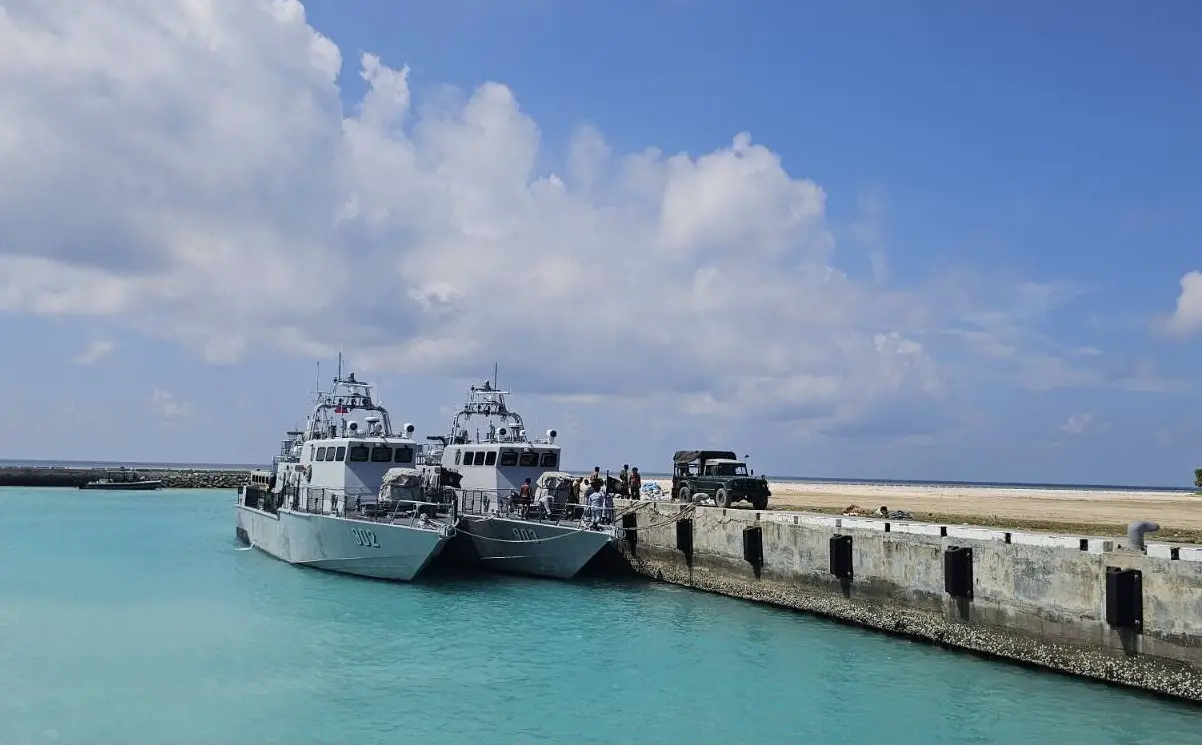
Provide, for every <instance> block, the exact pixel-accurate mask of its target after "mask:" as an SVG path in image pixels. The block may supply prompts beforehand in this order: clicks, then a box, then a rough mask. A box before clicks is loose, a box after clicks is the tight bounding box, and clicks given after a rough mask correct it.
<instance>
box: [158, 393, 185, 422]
mask: <svg viewBox="0 0 1202 746" xmlns="http://www.w3.org/2000/svg"><path fill="white" fill-rule="evenodd" d="M150 407H151V409H152V410H153V411H154V413H155V414H157V415H158V416H159V417H161V418H162V419H164V420H168V421H175V420H186V419H188V418H190V417H192V415H194V414H195V413H196V412H195V410H194V409H193V408H192V405H191V404H188V403H187V402H183V401H180V400H179V399H177V398H176V397H175V394H173V393H171V392H170V391H166V390H164V389H155V390H154V391H153V392H151V394H150Z"/></svg>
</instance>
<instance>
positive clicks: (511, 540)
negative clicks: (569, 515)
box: [455, 515, 613, 580]
mask: <svg viewBox="0 0 1202 746" xmlns="http://www.w3.org/2000/svg"><path fill="white" fill-rule="evenodd" d="M458 528H459V531H458V533H457V534H456V537H455V541H456V542H461V543H462V544H463V545H466V546H462V547H461V550H465V551H462V556H464V558H465V559H466V560H467V561H469V562H471V563H473V564H477V565H478V566H480V567H481V568H482V569H485V570H489V571H491V572H499V573H505V574H512V575H530V576H534V577H541V578H558V579H561V580H568V579H571V578H573V577H575V576H576V575H577V573H579V572H580V570H581V569H583V568H584V566H585V565H587V564H588V563H589V561H590V560H592V558H593V557H595V556H597V553H598V552H600V551H601V550H602V549H604V548H605V546H606V544H608V543H609V542H610V541H612V540H613V539H612V537H611V535H610V534H608V533H604V532H601V531H590V530H587V529H581V528H579V527H576V526H557V525H555V524H551V523H539V522H537V521H523V520H518V519H513V518H500V517H496V516H470V515H469V516H464V517H463V518H461V519H460V521H459V526H458Z"/></svg>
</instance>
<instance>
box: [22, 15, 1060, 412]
mask: <svg viewBox="0 0 1202 746" xmlns="http://www.w3.org/2000/svg"><path fill="white" fill-rule="evenodd" d="M0 3H2V4H0V110H2V111H3V112H4V117H3V118H0V172H2V173H4V174H5V175H6V177H5V179H3V180H0V222H2V223H3V224H4V225H5V227H6V233H5V239H4V241H5V243H3V244H0V311H10V312H26V313H36V314H44V315H62V314H76V315H94V316H105V317H110V318H111V319H112V320H113V321H116V322H118V323H123V324H125V325H127V326H130V327H132V328H135V329H137V330H140V331H141V332H143V333H145V334H149V335H155V336H162V337H167V338H171V339H175V340H179V341H181V342H182V343H184V344H186V345H188V346H190V347H191V348H193V349H195V350H196V351H197V352H198V353H199V354H201V355H202V356H203V357H204V358H205V359H207V360H209V361H212V362H217V363H222V362H235V361H237V360H239V359H240V358H241V356H242V355H243V354H244V353H245V352H246V350H247V349H248V348H249V347H251V346H252V345H253V346H256V347H260V348H261V347H274V348H276V349H279V350H281V351H283V352H285V353H289V354H296V355H303V356H306V357H312V356H314V355H322V354H325V355H328V354H330V353H331V352H332V351H333V350H334V349H335V347H336V346H343V345H344V346H345V349H346V350H348V352H350V354H351V359H352V363H353V364H354V365H356V366H367V367H370V368H374V369H376V370H385V369H390V370H403V371H408V372H432V373H440V374H450V375H459V374H464V373H466V372H468V371H472V372H474V371H475V370H476V369H478V368H479V367H480V366H481V365H482V364H483V365H487V364H488V363H489V362H491V361H493V360H500V361H501V364H502V366H503V367H505V368H506V369H507V370H510V371H511V375H512V377H513V378H514V379H515V380H516V379H520V380H522V382H523V384H524V386H523V388H524V389H525V390H526V391H529V392H532V393H533V392H541V393H547V394H558V395H565V396H593V397H596V396H608V397H615V398H618V399H626V400H630V399H639V398H642V397H650V398H652V399H653V400H654V401H656V402H657V403H658V404H659V405H661V406H672V405H680V406H685V407H687V408H689V409H691V410H693V411H697V412H704V413H707V414H714V415H722V416H726V417H742V416H768V417H772V418H776V419H782V420H789V419H793V420H807V421H811V422H812V423H816V426H818V427H822V428H825V429H827V430H830V431H832V432H834V431H839V430H841V429H842V430H845V431H854V430H856V429H857V428H866V427H869V426H872V427H879V428H883V429H884V430H889V428H890V427H894V428H900V430H899V432H900V431H904V430H905V429H906V428H907V427H911V426H912V427H916V428H918V429H920V430H925V429H927V428H929V427H931V426H933V424H932V423H934V422H936V421H937V420H938V414H939V412H940V411H941V408H942V407H945V406H946V404H947V402H948V401H952V400H953V398H952V396H951V395H952V390H953V389H954V382H951V381H949V379H948V373H947V371H946V370H945V368H946V361H947V359H948V358H954V357H955V356H956V355H957V354H961V353H962V352H963V351H964V350H965V346H964V345H963V344H962V345H961V346H960V347H959V348H957V349H956V350H954V351H947V350H945V352H944V353H943V354H942V355H941V356H938V355H935V354H934V353H933V352H932V350H931V349H930V341H929V338H930V333H931V332H936V331H939V330H941V329H944V328H946V327H947V326H948V325H949V324H950V322H951V320H957V323H962V324H964V325H965V328H964V329H963V330H962V331H963V332H964V336H963V340H962V341H966V342H968V343H969V347H970V348H971V346H973V345H975V346H977V347H978V348H979V350H980V352H982V353H983V354H986V355H992V356H994V357H1005V356H1007V355H1009V354H1011V352H1012V350H1013V348H1014V347H1015V346H1016V345H1018V344H1020V343H1021V342H1022V341H1023V339H1024V338H1023V337H1022V334H1020V333H1019V332H1018V331H1015V330H1020V329H1021V328H1022V325H1023V324H1026V323H1029V322H1030V321H1031V320H1032V319H1033V318H1035V317H1037V316H1038V315H1040V314H1042V313H1045V312H1046V311H1047V309H1048V308H1049V307H1050V306H1051V305H1052V302H1053V300H1054V296H1055V295H1056V294H1055V292H1053V291H1054V290H1055V288H1053V287H1052V286H1041V285H1016V286H1012V291H1011V290H1007V289H1006V288H1004V287H1002V284H1001V283H998V282H991V283H990V284H989V285H988V287H987V290H988V292H987V293H985V294H983V295H981V296H973V295H969V294H968V293H967V292H966V288H967V285H966V283H964V282H961V281H958V280H963V277H960V278H958V280H957V279H952V280H951V281H948V282H942V283H933V284H932V285H931V286H930V287H924V288H921V289H915V290H911V291H904V290H898V289H895V288H891V287H889V286H888V285H887V284H886V279H887V274H886V272H885V268H886V265H885V264H884V260H883V254H882V253H880V252H881V251H882V250H883V248H882V246H883V238H882V236H881V235H880V232H879V222H880V221H879V215H880V212H881V207H880V205H879V204H878V203H876V202H871V201H870V202H869V203H868V204H866V205H865V210H866V213H867V215H866V218H865V221H866V222H863V223H862V224H860V225H859V226H858V227H857V228H855V229H853V234H855V233H857V232H858V233H859V238H860V240H861V241H862V242H864V243H866V245H868V247H869V248H870V249H871V251H873V252H876V253H874V254H873V258H872V261H873V262H874V263H875V266H876V275H875V281H874V279H873V278H869V279H868V280H867V281H860V280H857V279H855V278H853V277H849V276H847V275H845V274H844V273H842V272H840V271H838V270H837V269H834V268H833V267H832V260H833V258H834V256H835V251H834V250H835V245H834V241H833V239H832V232H831V231H830V230H829V228H828V226H827V223H826V219H825V203H826V195H825V193H824V191H823V190H822V188H821V187H820V186H818V185H817V184H815V183H813V182H812V181H809V180H806V179H803V178H798V177H795V176H793V175H791V174H790V172H789V171H787V170H786V169H785V167H784V164H783V163H782V162H781V160H780V157H779V156H778V155H777V154H775V153H774V152H772V151H771V150H769V149H768V148H767V147H765V146H764V145H761V144H758V143H756V142H754V140H753V139H752V138H751V136H750V135H749V134H747V133H739V134H735V135H734V136H733V137H732V139H731V141H730V144H729V145H728V146H726V147H723V148H720V149H718V150H715V151H714V152H711V153H707V154H704V155H701V156H698V157H693V156H690V155H687V154H683V153H681V154H676V155H671V156H665V155H664V154H663V153H661V152H660V151H659V150H657V149H655V148H648V149H646V150H643V151H641V152H636V153H630V154H617V153H615V152H614V150H613V148H612V147H611V146H610V145H608V144H607V143H606V142H605V140H604V137H603V136H602V135H601V134H600V132H599V131H597V130H596V129H594V128H591V127H589V128H582V129H580V130H579V131H577V132H576V133H575V134H574V136H573V137H572V138H571V145H570V149H569V152H568V153H566V154H565V156H564V157H563V159H562V162H563V163H564V168H563V174H562V175H560V174H558V173H549V172H548V173H541V172H539V171H538V170H537V169H536V166H535V164H536V162H537V163H541V162H545V161H546V156H545V155H542V156H540V149H541V142H540V139H541V133H540V131H539V128H538V126H537V125H536V124H535V123H534V122H533V121H532V120H531V119H530V118H529V117H528V116H526V115H525V114H524V113H523V112H522V110H521V109H520V108H519V106H518V104H517V101H516V100H515V98H514V95H513V93H512V92H511V91H510V90H509V89H508V88H506V87H505V86H503V85H501V84H498V83H492V82H489V83H484V84H483V85H481V86H480V87H478V88H477V89H476V90H474V91H472V92H471V93H470V94H467V95H460V94H458V93H445V92H444V94H440V95H438V96H433V97H430V98H429V99H427V100H425V101H424V102H423V103H422V105H420V106H415V105H414V99H413V95H412V93H411V91H410V88H409V83H408V70H407V68H404V67H401V68H391V67H388V66H387V65H386V64H385V63H384V62H382V61H381V60H380V59H379V58H377V57H375V56H373V55H371V54H364V55H362V57H361V59H360V60H359V66H360V75H361V76H362V78H363V79H364V80H365V81H366V82H367V84H368V89H367V92H366V94H365V96H364V97H363V99H362V100H361V101H360V102H358V104H357V106H354V107H350V110H349V111H347V112H344V111H343V108H342V104H341V102H340V98H339V95H340V92H339V89H338V87H337V85H336V79H337V75H338V72H339V70H340V67H341V53H340V52H339V50H338V48H337V47H336V46H335V45H334V44H333V43H332V42H331V41H330V40H329V39H327V38H326V37H324V36H322V35H321V34H320V33H318V32H317V31H315V30H314V29H312V28H311V27H309V26H308V25H307V23H306V21H305V18H304V11H303V8H302V7H301V5H300V4H299V3H298V2H296V1H295V0H275V1H274V2H272V1H269V0H211V1H210V2H202V3H198V2H194V1H189V0H175V1H174V2H173V1H171V0H160V2H155V3H135V2H132V1H124V2H110V3H79V2H77V1H76V0H56V1H55V0H37V1H36V2H35V1H34V0H24V1H22V0H0ZM552 160H554V159H552ZM982 298H984V300H982ZM983 304H984V305H983ZM974 334H975V335H977V336H976V337H974V336H972V335H974ZM948 338H949V337H947V336H941V337H940V339H943V340H946V339H948ZM159 393H162V394H163V395H165V397H164V398H163V400H162V402H159V403H160V404H163V405H165V404H171V403H174V404H178V403H177V402H175V401H174V398H173V397H170V395H169V394H167V393H166V392H159ZM162 411H166V409H162ZM886 421H888V422H886ZM906 423H912V425H907V424H906Z"/></svg>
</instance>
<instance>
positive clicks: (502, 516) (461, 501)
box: [422, 381, 616, 579]
mask: <svg viewBox="0 0 1202 746" xmlns="http://www.w3.org/2000/svg"><path fill="white" fill-rule="evenodd" d="M508 393H509V392H508V391H501V390H499V389H496V388H493V387H492V386H490V385H489V383H488V381H485V382H484V385H483V386H475V385H473V386H472V387H471V390H470V391H469V393H468V398H467V402H466V403H465V404H464V406H463V409H461V410H460V411H459V412H458V413H457V414H456V415H455V417H454V419H453V420H452V421H451V432H450V434H449V435H447V436H433V437H430V438H428V440H431V441H435V442H436V443H437V444H438V445H436V446H433V447H428V448H429V450H428V451H426V453H425V466H423V467H422V468H423V470H424V471H425V472H426V478H425V481H426V482H427V484H431V485H433V484H437V485H441V486H442V490H443V491H444V494H447V495H450V494H452V493H453V494H454V495H455V497H456V502H457V508H458V511H457V512H458V515H459V521H458V523H457V527H456V528H457V531H456V536H455V539H454V540H453V544H459V545H460V546H459V547H457V548H458V549H459V550H460V551H459V554H460V555H461V556H465V557H466V558H467V559H468V560H469V561H471V562H472V563H478V564H479V565H481V566H483V567H484V568H486V569H489V570H493V571H496V572H503V573H513V574H519V575H535V576H540V577H549V578H561V579H568V578H572V577H574V576H575V575H576V574H577V573H579V572H580V570H581V569H582V568H583V567H584V566H585V565H587V564H588V563H589V561H590V560H591V559H592V558H593V557H595V556H596V555H597V553H598V552H600V551H601V550H602V549H603V548H605V546H606V545H607V544H609V543H610V542H612V541H614V537H615V536H616V534H615V533H614V531H613V530H612V529H609V530H605V529H599V528H598V527H597V523H596V522H595V521H592V520H589V519H587V518H581V519H572V518H571V516H570V506H569V505H568V499H567V498H568V495H569V494H570V484H571V483H572V481H573V477H572V476H571V475H570V474H567V473H565V472H562V471H559V466H560V447H559V445H558V444H557V443H556V442H555V438H556V435H557V433H556V432H555V431H554V430H548V431H547V434H546V435H547V436H546V439H544V440H530V439H529V438H528V437H527V435H526V427H525V425H524V424H523V422H522V418H521V416H520V415H519V414H518V413H517V412H514V411H512V410H510V409H509V408H508V407H507V406H506V404H505V395H506V394H508ZM472 418H481V419H483V420H485V421H486V422H487V426H488V429H487V432H486V433H485V434H484V435H481V434H480V433H479V431H477V433H476V435H475V437H474V438H472V437H470V436H469V434H468V430H467V423H468V422H469V421H470V420H471V419H472ZM527 478H529V479H530V481H531V487H532V489H531V490H530V493H531V494H530V500H529V501H524V500H521V499H519V494H520V492H521V487H522V484H523V483H524V482H525V480H526V479H527ZM449 485H454V486H449ZM441 499H445V498H440V500H441ZM447 551H448V553H451V552H452V551H453V548H452V547H448V549H447Z"/></svg>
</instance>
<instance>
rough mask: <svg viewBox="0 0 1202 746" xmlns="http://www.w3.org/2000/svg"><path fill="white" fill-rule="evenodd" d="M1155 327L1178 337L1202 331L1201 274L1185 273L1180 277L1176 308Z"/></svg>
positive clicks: (1195, 272)
mask: <svg viewBox="0 0 1202 746" xmlns="http://www.w3.org/2000/svg"><path fill="white" fill-rule="evenodd" d="M1156 327H1157V329H1158V330H1159V331H1161V332H1164V333H1167V334H1172V335H1179V336H1185V335H1188V334H1193V333H1195V332H1200V331H1202V272H1198V271H1193V272H1187V273H1186V274H1185V275H1183V276H1182V278H1181V293H1180V294H1178V295H1177V307H1176V308H1175V309H1174V310H1173V313H1172V314H1171V315H1169V316H1168V317H1165V318H1162V319H1159V320H1157V322H1156Z"/></svg>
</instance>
